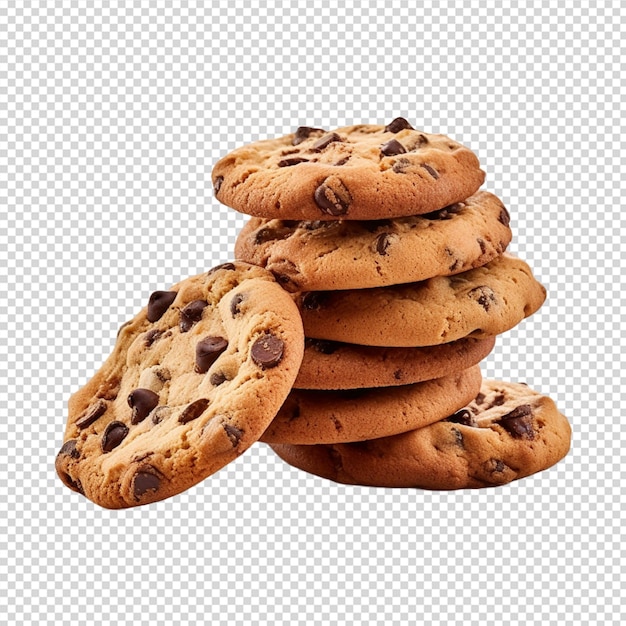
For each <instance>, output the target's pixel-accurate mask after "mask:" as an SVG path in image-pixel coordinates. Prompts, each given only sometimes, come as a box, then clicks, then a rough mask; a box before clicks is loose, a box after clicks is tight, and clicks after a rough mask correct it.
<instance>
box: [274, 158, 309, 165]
mask: <svg viewBox="0 0 626 626" xmlns="http://www.w3.org/2000/svg"><path fill="white" fill-rule="evenodd" d="M308 162H309V159H305V158H304V157H291V158H289V159H282V160H281V161H278V167H292V166H294V165H299V164H300V163H308Z"/></svg>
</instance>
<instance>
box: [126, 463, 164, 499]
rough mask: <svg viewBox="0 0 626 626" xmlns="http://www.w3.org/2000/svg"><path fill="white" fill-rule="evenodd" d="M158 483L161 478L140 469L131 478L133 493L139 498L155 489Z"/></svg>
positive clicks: (157, 487)
mask: <svg viewBox="0 0 626 626" xmlns="http://www.w3.org/2000/svg"><path fill="white" fill-rule="evenodd" d="M160 484H161V480H160V479H159V477H158V476H157V475H156V474H153V473H152V472H150V471H147V470H146V469H142V470H141V471H139V472H137V473H136V474H135V477H134V478H133V494H134V495H135V498H137V499H139V498H141V496H143V495H144V494H145V493H147V492H148V491H157V490H158V489H159V486H160Z"/></svg>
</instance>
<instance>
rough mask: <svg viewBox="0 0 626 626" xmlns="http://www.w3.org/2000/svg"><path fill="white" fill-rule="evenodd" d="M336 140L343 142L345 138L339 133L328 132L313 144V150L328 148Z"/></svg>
mask: <svg viewBox="0 0 626 626" xmlns="http://www.w3.org/2000/svg"><path fill="white" fill-rule="evenodd" d="M335 142H343V139H342V138H341V137H340V136H339V135H338V134H337V133H326V134H325V135H323V136H322V137H320V138H319V139H318V140H317V141H316V142H315V143H314V144H313V145H312V146H311V150H314V151H315V152H321V151H322V150H324V149H325V148H328V146H330V144H331V143H335Z"/></svg>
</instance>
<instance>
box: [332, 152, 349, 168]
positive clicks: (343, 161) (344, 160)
mask: <svg viewBox="0 0 626 626" xmlns="http://www.w3.org/2000/svg"><path fill="white" fill-rule="evenodd" d="M351 156H352V155H350V154H349V155H348V156H345V157H343V158H342V159H339V161H337V163H333V165H334V166H335V167H341V166H342V165H345V164H346V163H347V162H348V161H349V160H350V157H351Z"/></svg>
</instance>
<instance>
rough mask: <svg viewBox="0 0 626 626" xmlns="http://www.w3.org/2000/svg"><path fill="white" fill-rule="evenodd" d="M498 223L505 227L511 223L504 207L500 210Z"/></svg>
mask: <svg viewBox="0 0 626 626" xmlns="http://www.w3.org/2000/svg"><path fill="white" fill-rule="evenodd" d="M498 221H499V222H501V223H502V224H504V225H505V226H508V225H509V224H510V223H511V216H510V215H509V212H508V211H507V210H506V207H505V206H503V207H502V209H501V210H500V215H499V216H498Z"/></svg>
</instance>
